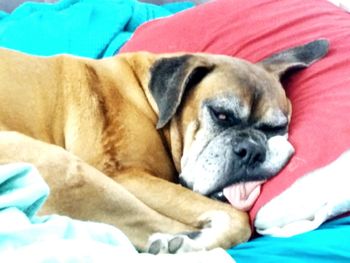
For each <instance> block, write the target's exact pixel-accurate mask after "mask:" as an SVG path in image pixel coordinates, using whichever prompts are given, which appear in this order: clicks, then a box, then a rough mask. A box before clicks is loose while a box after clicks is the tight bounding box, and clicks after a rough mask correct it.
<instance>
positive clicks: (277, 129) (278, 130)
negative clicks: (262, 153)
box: [258, 124, 287, 134]
mask: <svg viewBox="0 0 350 263" xmlns="http://www.w3.org/2000/svg"><path fill="white" fill-rule="evenodd" d="M258 129H259V130H260V131H262V132H264V133H273V134H283V133H286V132H287V125H277V126H273V125H270V124H262V125H259V127H258Z"/></svg>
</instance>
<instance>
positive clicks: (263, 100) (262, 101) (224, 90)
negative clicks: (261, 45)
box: [202, 58, 289, 122]
mask: <svg viewBox="0 0 350 263" xmlns="http://www.w3.org/2000/svg"><path fill="white" fill-rule="evenodd" d="M202 86H203V87H206V88H207V94H206V95H204V96H206V97H207V98H208V101H216V102H215V103H216V104H220V105H222V107H223V108H231V109H236V110H235V111H239V112H240V115H241V117H243V118H251V119H259V120H260V119H267V120H266V121H268V122H270V121H274V122H280V121H283V119H284V118H285V117H284V116H286V117H288V116H289V103H288V100H287V98H286V95H285V91H284V89H283V87H282V85H281V84H280V82H279V80H278V79H277V78H275V77H274V76H273V75H271V74H270V73H268V72H267V71H266V70H264V69H263V68H262V67H260V66H259V65H255V64H252V63H249V62H246V61H243V60H239V59H234V58H232V59H230V60H228V61H227V60H224V61H220V63H217V65H216V66H215V68H214V70H213V71H212V72H211V74H209V75H208V76H207V77H206V78H205V79H204V80H203V85H202ZM213 103H214V102H213ZM274 119H275V120H274Z"/></svg>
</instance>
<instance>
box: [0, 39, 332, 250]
mask: <svg viewBox="0 0 350 263" xmlns="http://www.w3.org/2000/svg"><path fill="white" fill-rule="evenodd" d="M327 50H328V42H327V41H326V40H316V41H313V42H310V43H308V44H305V45H302V46H298V47H295V48H291V49H287V50H284V51H281V52H280V53H277V54H274V55H272V56H271V57H268V58H266V59H265V60H263V61H261V62H259V63H257V64H252V63H250V62H248V61H245V60H242V59H238V58H234V57H229V56H224V55H210V54H204V53H193V54H191V53H178V54H158V55H156V54H151V53H147V52H136V53H125V54H120V55H116V56H114V57H111V58H106V59H101V60H93V59H87V58H80V57H75V56H70V55H58V56H53V57H37V56H31V55H27V54H22V53H20V52H16V51H12V50H7V49H1V51H0V97H1V104H0V131H1V132H0V149H1V150H0V162H1V163H8V162H29V163H32V164H34V165H35V166H36V167H37V168H38V170H39V171H40V173H41V174H42V175H43V177H44V179H45V180H46V181H47V183H48V184H49V186H50V189H51V195H50V197H49V199H48V200H47V202H46V204H45V205H44V207H43V208H42V210H41V213H42V214H51V213H58V214H61V215H68V216H70V217H73V218H78V219H82V220H94V221H99V222H104V223H109V224H112V225H115V226H117V227H118V228H120V229H121V230H122V231H123V232H124V233H126V235H127V236H128V237H129V238H130V240H131V241H132V243H133V244H134V245H135V246H136V247H137V248H138V249H140V250H141V251H148V252H150V253H154V254H157V253H180V252H184V251H197V250H203V249H212V248H215V247H222V248H229V247H232V246H234V245H236V244H239V243H241V242H245V241H247V240H248V239H249V237H250V235H251V228H250V224H249V218H248V216H247V214H246V213H245V212H243V211H239V210H237V209H235V208H234V207H232V206H231V205H230V204H227V203H225V202H220V201H217V200H214V199H215V198H219V199H220V198H221V199H222V197H223V195H222V191H223V189H224V188H225V187H229V186H230V185H234V184H237V183H242V182H250V181H261V180H266V179H268V178H270V177H271V176H274V175H275V174H276V173H277V172H278V171H279V170H280V169H281V168H282V167H283V166H284V165H285V164H286V162H287V161H288V160H289V158H290V156H291V155H292V153H293V148H292V146H291V145H290V143H289V142H288V140H287V131H288V125H289V122H290V118H291V103H290V102H289V100H288V98H287V97H286V94H285V91H284V89H283V88H282V85H281V83H280V78H281V76H282V75H283V74H284V73H285V72H286V71H288V70H290V69H294V68H304V67H307V66H309V65H310V64H311V63H313V62H315V61H316V60H318V59H320V58H321V57H323V56H324V55H325V54H326V52H327ZM179 182H180V183H181V184H182V185H183V186H186V187H183V186H181V185H179V184H178V183H179Z"/></svg>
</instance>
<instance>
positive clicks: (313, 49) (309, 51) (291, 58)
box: [258, 39, 329, 77]
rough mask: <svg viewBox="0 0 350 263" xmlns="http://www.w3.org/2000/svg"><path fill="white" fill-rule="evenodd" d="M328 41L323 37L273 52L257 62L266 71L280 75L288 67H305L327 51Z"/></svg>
mask: <svg viewBox="0 0 350 263" xmlns="http://www.w3.org/2000/svg"><path fill="white" fill-rule="evenodd" d="M328 47H329V43H328V41H327V40H325V39H320V40H315V41H312V42H310V43H307V44H305V45H302V46H298V47H294V48H290V49H287V50H284V51H282V52H279V53H277V54H274V55H272V56H270V57H268V58H266V59H264V60H263V61H261V62H259V63H258V64H259V65H261V66H263V67H264V68H265V69H266V70H267V71H269V72H271V73H273V74H275V75H276V76H278V77H281V76H282V75H283V74H284V73H285V72H286V71H288V70H290V69H299V68H305V67H308V66H309V65H311V64H312V63H313V62H315V61H317V60H319V59H321V58H322V57H323V56H324V55H326V54H327V52H328Z"/></svg>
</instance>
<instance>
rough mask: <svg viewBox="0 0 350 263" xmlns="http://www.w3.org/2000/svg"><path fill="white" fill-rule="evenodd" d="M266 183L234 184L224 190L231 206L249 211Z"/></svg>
mask: <svg viewBox="0 0 350 263" xmlns="http://www.w3.org/2000/svg"><path fill="white" fill-rule="evenodd" d="M264 182H265V181H253V182H246V183H239V184H234V185H231V186H228V187H225V188H224V191H223V193H224V196H225V197H226V199H227V200H228V201H229V202H230V204H231V205H232V206H233V207H235V208H237V209H239V210H242V211H248V210H249V209H250V208H251V207H252V206H253V204H254V202H255V200H256V199H257V198H258V196H259V194H260V189H261V185H262V184H263V183H264Z"/></svg>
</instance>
